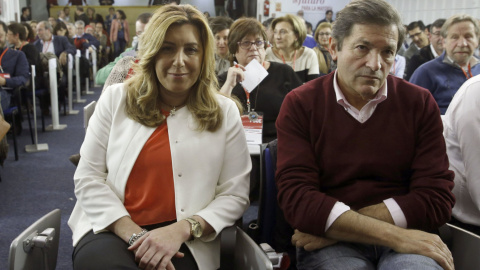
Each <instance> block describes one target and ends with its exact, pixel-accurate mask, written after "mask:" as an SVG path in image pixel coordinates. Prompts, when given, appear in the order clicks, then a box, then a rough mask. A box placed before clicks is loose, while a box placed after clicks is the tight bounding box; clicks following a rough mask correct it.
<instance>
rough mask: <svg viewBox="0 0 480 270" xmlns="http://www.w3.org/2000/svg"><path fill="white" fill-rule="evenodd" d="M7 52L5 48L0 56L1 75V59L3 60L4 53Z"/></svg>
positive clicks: (0, 67)
mask: <svg viewBox="0 0 480 270" xmlns="http://www.w3.org/2000/svg"><path fill="white" fill-rule="evenodd" d="M7 51H8V48H5V50H3V52H2V55H0V70H1V72H2V73H3V68H2V59H3V56H4V55H5V53H6V52H7Z"/></svg>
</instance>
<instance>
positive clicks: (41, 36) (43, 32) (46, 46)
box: [33, 21, 76, 68]
mask: <svg viewBox="0 0 480 270" xmlns="http://www.w3.org/2000/svg"><path fill="white" fill-rule="evenodd" d="M37 32H38V40H37V41H35V43H34V44H33V45H35V48H37V50H38V52H40V53H44V54H45V53H53V54H55V56H56V57H57V58H58V62H59V64H60V66H61V67H62V68H66V67H67V60H68V57H67V55H68V54H71V55H75V53H76V51H75V47H73V45H72V44H70V43H69V42H68V40H67V38H66V37H62V36H55V35H53V34H52V33H53V29H52V26H51V25H50V23H48V22H47V21H41V22H39V23H38V25H37Z"/></svg>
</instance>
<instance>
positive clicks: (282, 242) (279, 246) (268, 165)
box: [257, 140, 296, 269]
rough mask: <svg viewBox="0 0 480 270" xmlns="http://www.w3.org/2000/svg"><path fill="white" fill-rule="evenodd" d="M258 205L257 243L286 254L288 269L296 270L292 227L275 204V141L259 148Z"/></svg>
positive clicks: (276, 203)
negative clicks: (265, 244) (267, 245)
mask: <svg viewBox="0 0 480 270" xmlns="http://www.w3.org/2000/svg"><path fill="white" fill-rule="evenodd" d="M260 165H261V170H260V173H261V177H260V179H261V181H260V203H259V210H258V219H257V226H258V228H257V230H258V231H259V236H258V241H259V243H267V244H269V245H270V246H271V247H273V248H274V249H275V252H278V253H288V259H285V257H284V260H287V261H288V260H289V262H287V264H290V267H289V268H288V269H296V248H295V247H294V246H293V245H292V243H291V237H292V235H293V229H292V227H291V226H290V225H289V224H288V223H287V221H286V220H285V217H284V216H283V212H282V210H281V209H280V207H279V206H278V202H277V193H278V190H277V185H276V183H275V173H276V171H277V140H273V141H271V142H269V143H268V144H263V145H262V146H261V148H260Z"/></svg>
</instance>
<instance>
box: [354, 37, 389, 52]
mask: <svg viewBox="0 0 480 270" xmlns="http://www.w3.org/2000/svg"><path fill="white" fill-rule="evenodd" d="M359 43H360V44H362V45H365V46H367V47H369V48H371V47H374V45H373V43H372V42H370V41H368V40H365V39H358V40H356V42H355V43H354V44H359ZM395 45H396V44H395ZM395 45H393V44H388V45H386V46H384V47H383V49H388V50H392V51H393V50H395V49H396V46H395Z"/></svg>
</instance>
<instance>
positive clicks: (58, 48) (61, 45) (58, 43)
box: [33, 36, 77, 57]
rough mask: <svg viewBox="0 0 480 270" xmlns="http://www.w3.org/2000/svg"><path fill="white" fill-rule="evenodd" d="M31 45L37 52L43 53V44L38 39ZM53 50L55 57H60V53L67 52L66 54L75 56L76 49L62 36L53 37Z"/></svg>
mask: <svg viewBox="0 0 480 270" xmlns="http://www.w3.org/2000/svg"><path fill="white" fill-rule="evenodd" d="M33 45H35V48H37V50H38V52H43V44H42V41H41V40H40V39H37V40H36V41H35V42H34V43H33ZM53 48H54V50H55V55H56V56H57V57H60V54H61V53H62V52H67V53H68V54H71V55H75V54H76V52H77V49H75V46H73V45H72V44H71V43H70V42H68V39H67V38H66V37H62V36H53Z"/></svg>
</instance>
